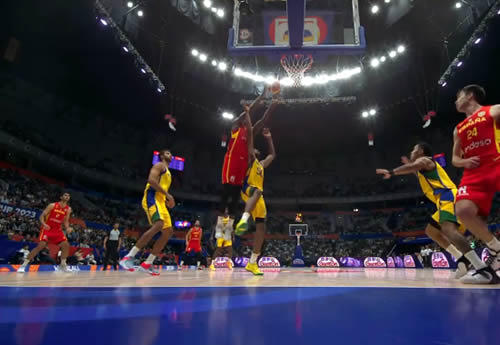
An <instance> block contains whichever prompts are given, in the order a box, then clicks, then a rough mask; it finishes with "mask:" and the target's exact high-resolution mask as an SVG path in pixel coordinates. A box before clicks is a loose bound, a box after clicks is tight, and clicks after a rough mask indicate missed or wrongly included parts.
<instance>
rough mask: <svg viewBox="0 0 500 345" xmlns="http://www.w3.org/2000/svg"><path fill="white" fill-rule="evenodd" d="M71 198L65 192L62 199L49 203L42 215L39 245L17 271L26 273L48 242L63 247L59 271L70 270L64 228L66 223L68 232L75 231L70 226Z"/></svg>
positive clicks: (67, 244)
mask: <svg viewBox="0 0 500 345" xmlns="http://www.w3.org/2000/svg"><path fill="white" fill-rule="evenodd" d="M69 199H70V195H69V193H64V194H63V195H62V196H61V201H59V202H55V203H52V204H49V205H48V206H47V207H46V208H45V210H44V211H43V213H42V214H41V215H40V223H41V224H42V228H41V229H40V242H38V246H37V247H36V248H35V249H33V250H32V251H31V252H30V253H29V255H28V258H27V259H26V260H24V262H23V264H22V265H21V267H19V268H18V270H17V272H20V273H24V272H25V271H26V266H27V265H28V264H29V263H30V261H31V260H33V258H34V257H35V256H37V254H38V253H39V252H40V251H41V250H42V249H43V248H45V247H46V246H47V243H51V244H57V245H58V246H59V247H60V248H61V263H60V264H59V271H64V272H68V271H69V269H68V266H67V265H66V258H67V257H68V251H69V243H68V240H67V239H66V236H65V235H64V232H63V229H62V226H63V225H64V228H65V229H66V232H67V233H68V234H69V233H71V231H73V229H72V228H71V227H70V226H69V217H70V215H71V207H69V205H68V201H69Z"/></svg>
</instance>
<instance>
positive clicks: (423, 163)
mask: <svg viewBox="0 0 500 345" xmlns="http://www.w3.org/2000/svg"><path fill="white" fill-rule="evenodd" d="M435 164H436V163H434V162H433V161H432V159H430V158H428V157H420V158H418V159H416V160H415V161H414V162H409V163H407V164H404V165H401V166H400V167H397V168H395V169H392V170H387V169H377V170H376V171H375V172H376V173H377V174H378V175H383V176H384V180H387V179H390V178H391V177H392V176H395V175H408V174H414V173H417V172H418V171H421V170H432V169H434V167H435V166H436V165H435Z"/></svg>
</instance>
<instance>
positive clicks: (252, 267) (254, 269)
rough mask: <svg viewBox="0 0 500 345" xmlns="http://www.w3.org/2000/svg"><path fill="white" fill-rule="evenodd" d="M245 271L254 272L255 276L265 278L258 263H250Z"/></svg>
mask: <svg viewBox="0 0 500 345" xmlns="http://www.w3.org/2000/svg"><path fill="white" fill-rule="evenodd" d="M245 269H246V270H247V271H248V272H252V273H253V275H254V276H263V275H264V273H262V272H261V271H260V270H259V265H257V263H256V262H255V263H251V262H249V263H248V264H247V265H246V266H245Z"/></svg>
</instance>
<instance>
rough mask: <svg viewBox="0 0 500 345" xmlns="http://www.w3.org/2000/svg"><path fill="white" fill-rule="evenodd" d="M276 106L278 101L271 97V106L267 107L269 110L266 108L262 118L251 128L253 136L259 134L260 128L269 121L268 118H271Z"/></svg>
mask: <svg viewBox="0 0 500 345" xmlns="http://www.w3.org/2000/svg"><path fill="white" fill-rule="evenodd" d="M278 104H279V102H278V99H277V98H276V97H273V101H272V103H271V105H270V106H269V108H267V110H266V112H265V113H264V115H263V116H262V118H261V119H260V120H259V121H257V122H255V125H254V126H253V134H254V135H256V134H257V133H260V131H261V130H262V128H263V127H264V126H265V125H266V123H267V121H269V118H270V117H271V115H272V113H273V112H274V110H275V109H276V107H277V106H278Z"/></svg>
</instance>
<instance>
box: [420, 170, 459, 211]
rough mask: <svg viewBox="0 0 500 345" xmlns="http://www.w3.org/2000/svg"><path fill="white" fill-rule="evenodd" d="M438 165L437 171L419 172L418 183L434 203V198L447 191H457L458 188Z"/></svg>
mask: <svg viewBox="0 0 500 345" xmlns="http://www.w3.org/2000/svg"><path fill="white" fill-rule="evenodd" d="M434 164H436V169H434V170H431V171H424V172H420V171H419V172H418V173H417V175H418V182H419V183H420V187H421V188H422V191H423V192H424V194H425V195H426V196H427V197H428V198H429V199H430V200H431V201H433V202H435V201H436V198H435V197H434V198H433V196H436V195H440V194H442V193H443V192H445V191H450V190H456V189H457V186H456V185H455V183H453V181H452V180H451V179H450V177H449V176H448V174H447V173H446V171H445V170H444V169H443V168H442V167H441V165H439V163H438V162H434Z"/></svg>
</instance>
